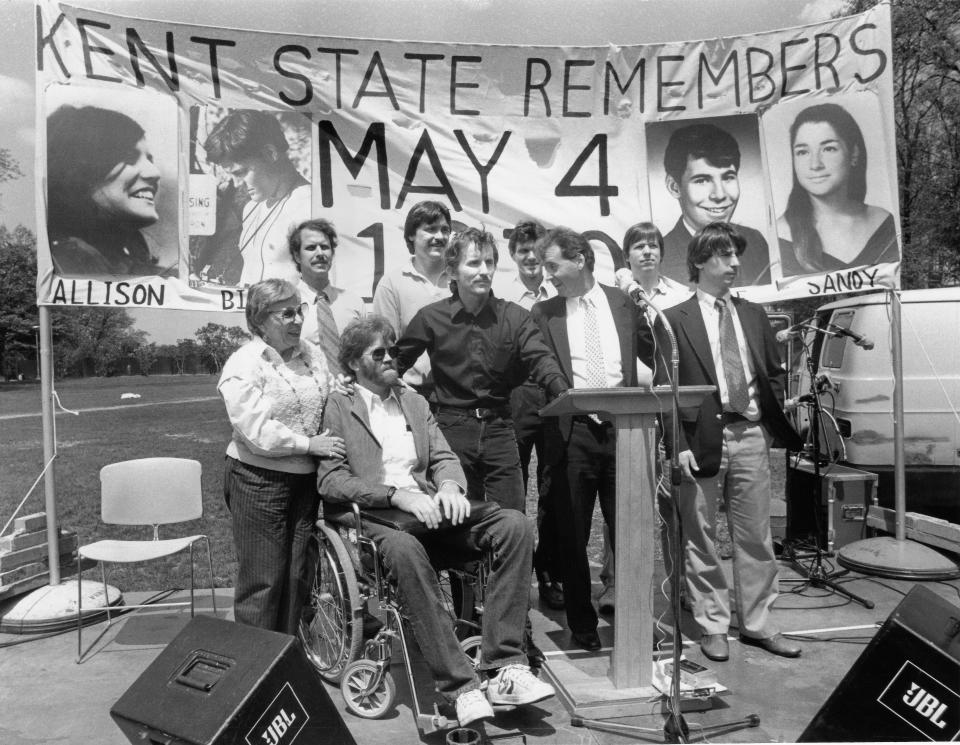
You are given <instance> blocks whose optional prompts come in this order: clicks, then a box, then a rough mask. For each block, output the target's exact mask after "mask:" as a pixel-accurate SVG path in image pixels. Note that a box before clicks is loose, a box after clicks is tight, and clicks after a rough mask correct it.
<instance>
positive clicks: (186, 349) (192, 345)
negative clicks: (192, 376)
mask: <svg viewBox="0 0 960 745" xmlns="http://www.w3.org/2000/svg"><path fill="white" fill-rule="evenodd" d="M199 357H200V348H199V347H198V346H197V342H196V341H195V340H194V339H177V345H176V348H175V352H174V356H173V359H174V361H175V362H176V363H177V372H178V373H179V374H180V375H183V373H184V369H185V368H186V366H187V362H188V361H190V360H191V359H196V358H199ZM194 369H196V368H194Z"/></svg>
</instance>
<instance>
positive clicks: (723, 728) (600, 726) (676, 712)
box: [571, 288, 760, 743]
mask: <svg viewBox="0 0 960 745" xmlns="http://www.w3.org/2000/svg"><path fill="white" fill-rule="evenodd" d="M621 289H623V288H621ZM627 294H628V296H629V297H631V298H632V299H633V300H634V302H636V303H637V305H639V306H640V307H641V308H644V309H646V308H649V309H650V310H652V311H653V312H654V314H655V315H656V316H657V318H658V319H659V320H660V323H662V324H663V328H664V331H665V332H666V334H667V337H668V338H669V340H670V374H669V380H670V392H671V396H670V398H671V402H670V412H671V417H670V419H671V426H670V445H671V447H670V502H671V507H672V510H673V528H672V530H671V535H670V550H671V555H672V558H673V568H672V571H671V575H672V576H671V578H670V607H671V611H672V612H673V633H672V642H673V673H672V674H671V676H670V694H669V696H668V697H667V710H668V714H667V719H666V721H665V722H664V724H663V730H662V732H663V741H664V742H669V743H686V742H689V739H688V738H689V736H690V727H689V725H688V724H687V722H686V720H685V719H684V718H683V713H682V712H681V710H680V690H681V687H680V678H681V670H680V657H681V655H682V651H683V634H682V633H681V632H680V614H681V612H682V608H681V605H680V567H681V566H682V562H683V548H682V547H681V544H680V536H681V535H682V534H683V531H682V526H681V524H680V522H681V518H680V480H681V472H680V386H679V380H680V375H679V369H680V352H679V349H678V348H677V337H676V335H675V334H674V332H673V327H672V326H671V325H670V322H669V321H668V320H667V317H666V316H665V315H664V313H663V311H662V310H660V309H659V308H658V307H657V306H656V305H654V303H653V302H651V301H650V299H649V298H648V297H647V295H646V293H645V292H644V291H643V290H642V289H641V290H640V291H639V292H638V293H637V294H631V293H629V292H628V293H627ZM654 364H656V360H655V361H654ZM653 498H654V499H656V498H657V496H656V494H654V495H653ZM571 723H572V724H573V725H574V726H576V727H586V728H588V729H595V730H598V731H600V732H614V733H617V734H623V735H628V736H629V735H633V734H643V733H647V734H657V733H659V732H660V730H656V729H653V728H650V727H638V726H634V725H630V724H616V725H612V724H606V723H604V722H603V721H602V720H597V719H582V718H580V717H577V718H575V719H573V720H572V721H571ZM759 725H760V717H759V716H757V715H756V714H750V715H749V716H747V717H746V718H744V719H742V720H740V721H738V722H723V723H720V724H712V725H709V726H705V727H698V728H697V733H696V734H697V736H698V737H700V738H701V739H703V740H706V739H707V737H708V736H709V735H711V734H714V733H719V732H724V733H726V732H730V731H732V730H735V729H740V728H742V727H757V726H759Z"/></svg>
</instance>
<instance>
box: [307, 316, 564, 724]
mask: <svg viewBox="0 0 960 745" xmlns="http://www.w3.org/2000/svg"><path fill="white" fill-rule="evenodd" d="M395 343H396V337H395V334H394V331H393V328H392V327H391V325H390V323H389V322H388V321H387V320H386V319H385V318H382V317H381V316H368V317H366V318H363V319H360V320H358V321H354V322H352V323H350V324H349V325H348V326H347V327H346V328H345V329H344V330H343V333H342V335H341V339H340V357H339V359H340V364H341V366H342V367H343V369H344V372H349V373H351V374H353V375H354V376H355V377H356V390H355V392H354V393H353V394H352V395H349V396H348V395H344V394H341V393H334V394H332V395H331V396H330V397H329V398H328V399H327V404H326V411H325V413H324V418H323V427H324V428H325V429H328V430H329V431H330V434H331V435H336V436H337V437H342V438H343V440H344V444H345V450H346V455H345V456H343V457H339V456H338V457H333V458H328V459H324V460H322V461H321V463H320V467H319V473H318V481H317V484H318V489H319V491H320V495H321V496H322V497H323V500H324V502H325V504H326V505H327V506H326V507H325V509H326V510H330V509H332V508H335V507H334V506H335V505H337V504H340V505H342V503H345V502H356V503H357V504H358V505H359V506H360V507H361V509H364V510H370V509H378V508H379V509H384V508H392V509H395V510H403V511H404V512H407V513H410V514H412V515H413V516H414V517H415V518H416V520H417V521H418V522H419V524H420V526H421V529H420V530H416V531H412V532H405V531H403V530H398V529H396V528H394V527H388V526H386V525H382V524H379V523H377V522H375V521H373V520H365V521H364V533H365V534H366V535H367V536H368V537H370V538H371V539H372V540H373V541H374V542H375V543H376V545H377V548H378V550H379V551H380V554H381V556H382V558H383V563H384V565H385V567H386V569H387V572H388V573H389V576H390V579H391V580H392V581H393V582H394V583H395V584H396V586H397V594H398V597H399V598H400V602H401V605H402V607H403V610H404V613H405V614H406V615H407V616H408V617H409V619H410V625H411V627H412V629H413V633H414V637H415V638H416V640H417V644H418V645H419V647H420V651H421V653H422V654H423V657H424V659H425V660H426V662H427V665H428V667H429V668H430V671H431V673H432V674H433V678H434V682H435V685H436V688H437V691H438V692H439V693H440V694H441V695H442V696H443V697H444V698H446V699H447V700H449V701H452V702H453V703H454V705H455V707H456V712H457V719H458V720H459V722H460V724H461V726H463V725H466V724H469V723H470V722H473V721H476V720H478V719H489V718H491V717H493V713H494V712H493V708H492V707H493V706H494V705H512V706H519V705H524V704H531V703H534V702H536V701H542V700H544V699H546V698H549V697H550V696H553V695H554V690H553V687H552V686H550V685H549V684H547V683H545V682H543V681H542V680H540V679H539V678H537V677H536V676H535V675H534V674H533V673H532V672H531V671H530V668H529V667H528V666H527V665H526V661H527V658H526V655H525V653H524V650H523V648H522V640H523V633H524V623H525V619H526V615H527V604H528V595H529V578H530V573H531V569H532V566H531V562H532V555H533V540H534V539H533V528H532V526H531V525H530V523H529V522H528V521H527V520H526V518H525V517H524V516H523V514H522V513H520V512H518V511H516V510H509V509H500V508H499V507H498V506H497V505H496V504H495V503H492V502H491V503H487V502H471V501H470V500H468V499H467V497H466V483H467V481H466V477H465V475H464V472H463V468H462V467H461V465H460V461H459V460H458V459H457V456H456V455H454V453H453V452H452V451H451V450H450V448H449V446H448V445H447V442H446V440H445V439H444V437H443V434H442V433H441V432H440V430H439V428H438V427H437V422H436V420H435V419H434V417H433V415H432V414H431V413H430V409H429V406H428V404H427V401H426V399H424V398H423V397H422V396H420V395H419V394H417V393H415V392H413V391H412V390H410V389H408V388H404V387H402V386H401V385H399V380H398V375H397V371H396V367H395V364H394V357H395V353H396V348H395V346H394V345H395ZM413 533H417V534H418V535H414V534H413ZM432 544H437V545H441V546H442V547H443V548H444V549H445V551H447V552H449V550H450V549H455V550H457V551H458V552H459V551H462V552H463V553H464V555H465V556H466V555H469V554H472V553H475V552H477V551H478V550H479V551H487V552H489V553H490V554H491V555H492V560H491V572H490V575H489V580H488V584H487V589H486V593H485V602H484V613H483V624H482V638H483V642H482V649H481V662H480V665H479V666H478V669H477V670H474V667H473V665H472V663H471V661H470V659H469V658H468V657H467V656H466V654H464V652H463V651H462V650H461V648H460V645H459V643H458V641H457V637H456V634H455V632H454V627H453V624H452V623H451V619H450V616H449V615H448V613H447V611H446V609H445V606H444V603H443V599H442V596H441V590H440V585H439V583H438V580H437V574H436V571H435V569H434V568H433V566H432V565H431V563H430V559H429V558H428V548H429V547H430V546H431V545H432Z"/></svg>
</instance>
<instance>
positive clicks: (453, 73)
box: [450, 55, 483, 116]
mask: <svg viewBox="0 0 960 745" xmlns="http://www.w3.org/2000/svg"><path fill="white" fill-rule="evenodd" d="M461 62H473V63H476V64H478V65H479V64H481V63H482V62H483V58H482V57H471V56H462V55H454V56H453V57H451V58H450V113H451V114H454V115H458V116H479V114H480V112H479V111H478V110H477V109H458V108H457V88H479V87H480V84H479V83H458V82H457V66H458V65H459V64H460V63H461Z"/></svg>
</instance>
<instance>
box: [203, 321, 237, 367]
mask: <svg viewBox="0 0 960 745" xmlns="http://www.w3.org/2000/svg"><path fill="white" fill-rule="evenodd" d="M194 336H196V337H197V345H198V347H199V351H200V354H201V356H202V357H204V358H205V359H207V360H209V361H210V362H211V363H212V367H213V372H215V373H219V372H220V370H221V369H222V368H223V363H224V362H226V361H227V357H229V356H230V355H231V354H233V353H234V351H236V349H237V347H239V346H240V345H241V344H243V343H244V342H245V341H246V340H247V339H249V338H250V335H249V334H248V333H247V332H246V331H244V330H243V329H242V328H240V327H239V326H231V327H230V328H227V327H226V326H223V325H222V324H219V323H208V324H207V325H206V326H204V327H203V328H199V329H197V330H196V331H195V332H194Z"/></svg>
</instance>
